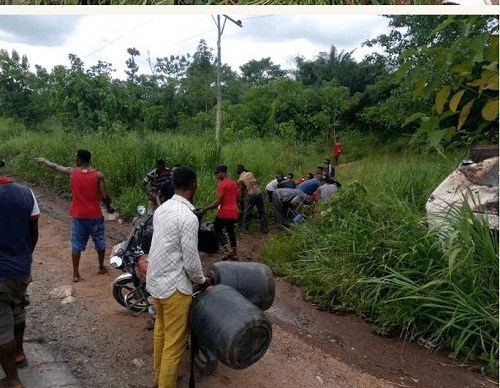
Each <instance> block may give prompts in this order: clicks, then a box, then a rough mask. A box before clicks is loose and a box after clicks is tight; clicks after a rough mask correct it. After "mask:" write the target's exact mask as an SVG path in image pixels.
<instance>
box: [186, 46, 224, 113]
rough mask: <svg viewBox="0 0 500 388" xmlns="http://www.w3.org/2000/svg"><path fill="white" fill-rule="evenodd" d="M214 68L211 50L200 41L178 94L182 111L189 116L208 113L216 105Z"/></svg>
mask: <svg viewBox="0 0 500 388" xmlns="http://www.w3.org/2000/svg"><path fill="white" fill-rule="evenodd" d="M215 79H216V67H215V65H214V56H213V54H212V49H211V48H209V47H208V45H207V42H206V41H205V40H203V39H201V40H200V43H199V44H198V48H197V49H196V52H195V53H194V55H193V61H192V62H191V64H190V65H189V67H188V68H187V71H186V77H185V78H184V79H183V80H182V82H181V87H180V94H181V96H180V97H181V99H182V105H183V107H184V111H185V112H186V113H188V114H189V115H195V114H196V113H198V112H205V113H208V111H210V110H211V109H212V107H213V106H214V105H215V103H216V95H215V94H216V89H215Z"/></svg>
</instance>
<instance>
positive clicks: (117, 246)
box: [111, 242, 123, 257]
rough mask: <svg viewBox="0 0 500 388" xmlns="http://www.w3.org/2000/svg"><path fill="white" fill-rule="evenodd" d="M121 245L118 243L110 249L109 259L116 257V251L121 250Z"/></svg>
mask: <svg viewBox="0 0 500 388" xmlns="http://www.w3.org/2000/svg"><path fill="white" fill-rule="evenodd" d="M122 244H123V242H121V243H118V244H116V245H115V246H114V247H113V249H111V257H113V256H116V255H117V254H118V251H119V250H120V249H121V248H122Z"/></svg>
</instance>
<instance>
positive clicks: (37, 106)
mask: <svg viewBox="0 0 500 388" xmlns="http://www.w3.org/2000/svg"><path fill="white" fill-rule="evenodd" d="M29 67H30V66H29V62H28V58H27V57H26V55H23V56H22V57H20V56H19V54H18V53H17V51H16V50H12V53H11V55H9V53H8V52H7V51H6V50H0V114H2V115H6V116H10V117H13V118H15V119H19V120H22V121H23V122H24V123H25V124H26V125H28V126H33V125H35V124H37V123H39V122H41V121H43V120H44V119H45V118H46V117H47V114H48V113H49V110H48V109H46V108H47V106H46V101H44V99H43V98H40V97H41V95H40V94H39V92H38V90H37V86H38V85H37V77H36V75H34V74H33V73H31V72H30V71H29Z"/></svg>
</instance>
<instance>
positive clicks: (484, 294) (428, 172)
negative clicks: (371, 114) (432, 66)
mask: <svg viewBox="0 0 500 388" xmlns="http://www.w3.org/2000/svg"><path fill="white" fill-rule="evenodd" d="M457 165H458V160H456V159H455V160H451V161H448V162H447V161H444V160H442V159H438V158H433V157H426V158H422V157H416V156H401V155H399V156H394V155H393V156H389V155H379V156H372V157H368V158H366V159H364V160H362V161H359V162H357V163H355V164H352V165H351V166H350V167H349V169H344V171H343V179H342V182H343V186H342V188H341V189H340V190H339V191H338V192H337V193H336V194H335V195H334V196H333V197H332V200H331V201H330V202H328V203H327V204H325V205H323V206H321V207H320V208H319V209H317V214H316V216H315V217H313V218H312V219H311V220H310V221H309V222H307V223H305V224H299V225H296V226H294V227H293V228H292V229H291V230H290V231H289V232H287V233H285V234H282V235H280V236H278V237H275V238H274V239H273V240H272V241H270V242H269V243H267V244H265V245H264V246H263V247H262V251H261V254H262V255H261V256H262V260H263V261H264V262H266V263H267V264H269V265H270V266H271V268H272V269H273V271H275V272H276V273H278V274H279V275H281V276H285V277H286V278H287V279H288V280H290V281H292V282H294V283H296V284H298V285H300V286H302V287H304V291H305V295H306V297H307V298H309V299H310V300H313V301H315V302H316V303H318V304H319V305H320V306H322V307H323V308H326V309H329V310H332V311H348V312H356V313H358V314H360V315H363V316H365V317H368V318H369V319H370V320H372V321H374V322H375V323H376V325H377V328H376V331H377V332H379V333H381V334H387V335H389V334H396V333H397V334H399V335H403V336H404V337H406V338H408V339H411V340H419V339H420V340H422V341H425V342H427V343H440V344H442V345H443V346H445V347H446V348H448V349H450V351H451V356H452V357H462V356H465V357H467V358H469V359H471V360H474V359H476V360H477V359H480V360H482V361H484V362H486V364H487V365H488V367H489V371H493V372H495V371H496V368H497V367H498V330H499V326H498V276H499V273H498V272H499V271H498V257H499V252H498V232H496V233H492V232H491V231H490V230H489V228H488V226H487V225H485V224H483V223H481V222H479V221H478V220H477V219H476V218H475V217H474V215H473V213H472V211H471V210H470V209H464V210H458V209H451V211H450V212H449V213H448V214H447V215H446V216H445V217H446V220H447V221H448V222H450V223H451V224H452V225H453V229H452V230H453V233H451V234H450V235H449V236H448V237H447V238H443V237H442V236H441V234H440V231H439V230H438V229H437V228H423V227H421V226H420V225H421V223H420V221H423V220H425V202H426V201H427V198H428V197H429V195H430V193H431V192H432V191H433V190H434V188H435V187H436V186H437V185H438V184H439V183H440V182H441V181H442V179H443V178H444V177H446V176H447V175H448V174H449V173H450V172H451V171H452V170H454V169H455V167H456V166H457ZM347 170H348V171H347ZM440 236H441V237H440Z"/></svg>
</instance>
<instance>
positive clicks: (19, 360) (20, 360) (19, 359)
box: [16, 353, 28, 368]
mask: <svg viewBox="0 0 500 388" xmlns="http://www.w3.org/2000/svg"><path fill="white" fill-rule="evenodd" d="M26 365H28V359H27V358H26V355H25V354H24V353H22V354H18V355H17V356H16V366H17V367H18V368H22V367H23V366H26Z"/></svg>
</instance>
